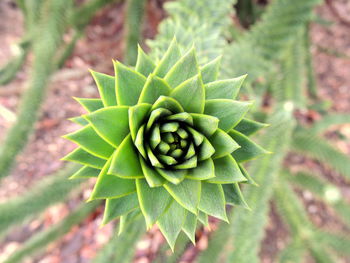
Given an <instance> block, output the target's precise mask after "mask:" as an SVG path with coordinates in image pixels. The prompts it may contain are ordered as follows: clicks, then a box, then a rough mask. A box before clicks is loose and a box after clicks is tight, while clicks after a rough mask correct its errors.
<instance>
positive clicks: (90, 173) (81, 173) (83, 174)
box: [69, 166, 100, 179]
mask: <svg viewBox="0 0 350 263" xmlns="http://www.w3.org/2000/svg"><path fill="white" fill-rule="evenodd" d="M99 173H100V170H99V169H95V168H92V167H89V166H83V167H82V168H80V169H79V170H78V171H77V172H75V173H74V174H73V175H72V176H71V177H69V179H78V178H90V177H97V176H98V174H99Z"/></svg>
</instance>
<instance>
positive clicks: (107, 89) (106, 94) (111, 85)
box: [90, 70, 117, 107]
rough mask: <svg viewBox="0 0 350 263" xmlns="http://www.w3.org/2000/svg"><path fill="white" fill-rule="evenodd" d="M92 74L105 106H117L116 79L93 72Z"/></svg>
mask: <svg viewBox="0 0 350 263" xmlns="http://www.w3.org/2000/svg"><path fill="white" fill-rule="evenodd" d="M90 72H91V75H92V76H93V78H94V80H95V82H96V85H97V88H98V91H99V93H100V97H101V99H102V103H103V105H104V106H105V107H108V106H116V105H117V97H116V94H115V78H114V77H112V76H109V75H106V74H102V73H99V72H96V71H92V70H91V71H90Z"/></svg>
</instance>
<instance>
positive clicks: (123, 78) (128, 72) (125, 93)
mask: <svg viewBox="0 0 350 263" xmlns="http://www.w3.org/2000/svg"><path fill="white" fill-rule="evenodd" d="M114 70H115V80H116V81H115V84H116V95H117V102H118V105H128V106H133V105H135V104H137V101H138V99H139V96H140V94H141V91H142V88H143V86H144V85H145V82H146V78H145V77H144V76H143V75H141V74H140V73H138V72H136V71H134V70H133V69H131V68H129V67H126V66H124V65H123V64H121V63H119V62H117V61H115V62H114Z"/></svg>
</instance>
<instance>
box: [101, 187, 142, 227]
mask: <svg viewBox="0 0 350 263" xmlns="http://www.w3.org/2000/svg"><path fill="white" fill-rule="evenodd" d="M138 206H139V201H138V199H137V194H136V193H133V194H130V195H127V196H123V197H120V198H114V199H107V200H106V206H105V211H104V214H103V221H102V224H103V225H105V224H107V223H109V222H110V221H112V220H113V219H116V218H118V217H120V216H122V215H124V214H127V213H129V212H130V211H132V210H134V209H135V208H137V207H138Z"/></svg>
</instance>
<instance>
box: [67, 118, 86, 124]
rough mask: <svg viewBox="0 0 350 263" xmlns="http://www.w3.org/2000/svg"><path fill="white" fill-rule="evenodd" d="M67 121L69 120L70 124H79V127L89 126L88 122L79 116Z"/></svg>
mask: <svg viewBox="0 0 350 263" xmlns="http://www.w3.org/2000/svg"><path fill="white" fill-rule="evenodd" d="M68 120H70V121H71V122H74V123H76V124H79V125H81V126H85V125H88V124H89V122H88V121H87V120H85V119H84V118H83V117H81V116H77V117H72V118H69V119H68Z"/></svg>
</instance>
